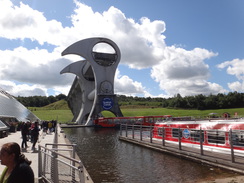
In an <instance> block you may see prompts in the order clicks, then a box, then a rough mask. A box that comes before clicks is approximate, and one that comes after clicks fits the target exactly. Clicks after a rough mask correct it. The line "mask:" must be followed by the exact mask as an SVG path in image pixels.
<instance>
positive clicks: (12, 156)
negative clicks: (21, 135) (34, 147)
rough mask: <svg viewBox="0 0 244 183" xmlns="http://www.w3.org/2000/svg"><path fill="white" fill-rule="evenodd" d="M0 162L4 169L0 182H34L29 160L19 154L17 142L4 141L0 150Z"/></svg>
mask: <svg viewBox="0 0 244 183" xmlns="http://www.w3.org/2000/svg"><path fill="white" fill-rule="evenodd" d="M0 160H1V164H2V165H5V166H6V167H5V169H4V170H3V172H2V175H1V177H0V183H34V172H33V170H32V168H31V167H30V164H31V161H29V160H28V159H27V158H25V155H24V154H21V151H20V146H19V144H17V143H15V142H10V143H6V144H4V145H3V146H2V149H1V151H0Z"/></svg>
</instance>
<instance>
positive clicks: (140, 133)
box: [140, 124, 142, 141]
mask: <svg viewBox="0 0 244 183" xmlns="http://www.w3.org/2000/svg"><path fill="white" fill-rule="evenodd" d="M140 140H141V141H142V124H141V126H140Z"/></svg>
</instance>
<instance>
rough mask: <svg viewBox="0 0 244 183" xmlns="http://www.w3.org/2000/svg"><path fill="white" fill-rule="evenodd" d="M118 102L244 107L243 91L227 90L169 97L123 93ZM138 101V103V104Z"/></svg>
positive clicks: (199, 108) (202, 107)
mask: <svg viewBox="0 0 244 183" xmlns="http://www.w3.org/2000/svg"><path fill="white" fill-rule="evenodd" d="M118 100H119V103H122V102H129V103H131V104H132V103H133V101H134V102H140V103H141V104H142V105H145V104H146V102H154V103H155V104H156V103H158V106H157V107H163V108H182V109H198V110H207V109H229V108H243V107H244V93H238V92H229V93H228V94H222V93H220V94H217V95H212V94H211V95H208V96H206V95H202V94H200V95H195V96H186V97H182V96H181V95H180V94H177V95H175V96H174V97H171V98H151V97H146V98H143V97H131V96H130V97H127V96H124V95H120V96H118ZM140 103H138V104H140Z"/></svg>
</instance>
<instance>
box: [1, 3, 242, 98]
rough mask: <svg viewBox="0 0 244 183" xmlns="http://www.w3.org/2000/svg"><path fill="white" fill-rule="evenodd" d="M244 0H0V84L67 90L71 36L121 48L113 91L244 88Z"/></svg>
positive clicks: (22, 92)
mask: <svg viewBox="0 0 244 183" xmlns="http://www.w3.org/2000/svg"><path fill="white" fill-rule="evenodd" d="M243 9H244V1H239V0H232V1H230V0H215V1H213V0H198V1H196V0H184V1H182V0H154V1H146V0H140V1H139V0H133V1H131V0H123V1H118V0H104V1H101V0H83V1H78V0H76V1H71V0H52V1H50V0H41V1H40V0H23V1H17V0H1V1H0V58H1V62H0V64H1V66H0V87H1V88H2V89H4V90H6V91H7V92H9V93H10V94H12V95H14V96H18V95H19V96H33V95H44V96H48V95H57V94H60V93H64V94H66V95H67V94H68V92H69V89H70V86H71V84H72V82H73V79H74V77H75V76H74V75H72V74H62V75H60V71H61V70H62V69H63V68H64V67H66V66H67V65H69V64H70V63H72V62H75V61H78V60H80V58H79V57H77V56H76V57H75V56H64V57H62V56H61V52H62V51H63V50H64V49H65V48H66V47H68V46H69V45H71V44H73V43H74V42H76V41H79V40H82V39H86V38H90V37H106V38H109V39H111V40H113V41H114V42H115V43H116V44H117V45H118V46H119V48H120V50H121V53H122V55H121V61H120V63H119V66H118V69H117V72H116V76H115V83H114V86H115V93H117V94H121V95H129V96H144V97H149V96H150V97H170V96H174V95H176V94H178V93H179V94H181V95H182V96H189V95H198V94H204V95H209V94H217V93H228V92H232V91H237V92H243V91H244V82H243V80H244V50H243V49H244V36H243V34H244V11H243Z"/></svg>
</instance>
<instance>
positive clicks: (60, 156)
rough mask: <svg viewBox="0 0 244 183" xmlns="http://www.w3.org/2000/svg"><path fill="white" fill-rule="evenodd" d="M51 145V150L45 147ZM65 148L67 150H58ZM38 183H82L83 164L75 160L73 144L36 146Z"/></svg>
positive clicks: (83, 180)
mask: <svg viewBox="0 0 244 183" xmlns="http://www.w3.org/2000/svg"><path fill="white" fill-rule="evenodd" d="M49 145H51V146H52V148H48V147H47V146H49ZM60 146H66V147H68V148H62V149H61V148H60ZM38 153H39V154H38V166H39V167H38V177H39V180H41V181H39V182H50V183H59V182H64V183H68V182H72V183H76V182H79V183H84V182H85V176H84V172H83V164H82V163H81V161H78V160H77V159H75V145H74V144H71V145H69V144H46V147H44V146H41V145H39V146H38Z"/></svg>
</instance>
